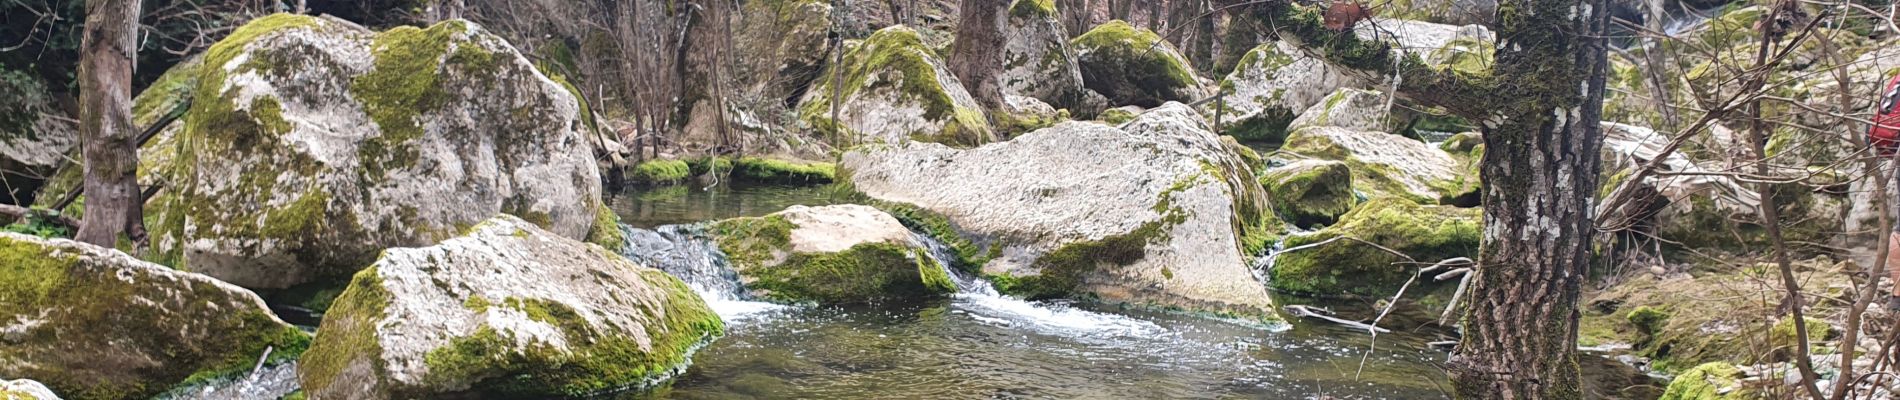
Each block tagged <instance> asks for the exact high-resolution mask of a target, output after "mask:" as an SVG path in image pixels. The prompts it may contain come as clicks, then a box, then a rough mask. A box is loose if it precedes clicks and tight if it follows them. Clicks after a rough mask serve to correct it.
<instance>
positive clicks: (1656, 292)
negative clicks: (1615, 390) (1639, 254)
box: [1579, 257, 1865, 374]
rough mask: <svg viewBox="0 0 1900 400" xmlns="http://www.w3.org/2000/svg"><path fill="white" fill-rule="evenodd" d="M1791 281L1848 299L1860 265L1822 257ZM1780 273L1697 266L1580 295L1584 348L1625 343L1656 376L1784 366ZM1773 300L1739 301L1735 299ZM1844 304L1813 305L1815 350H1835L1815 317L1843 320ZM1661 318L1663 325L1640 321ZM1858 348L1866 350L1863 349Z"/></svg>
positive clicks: (1787, 325) (1802, 265) (1788, 338)
mask: <svg viewBox="0 0 1900 400" xmlns="http://www.w3.org/2000/svg"><path fill="white" fill-rule="evenodd" d="M1794 267H1795V278H1796V281H1798V282H1801V290H1802V291H1803V292H1807V293H1828V294H1840V293H1852V292H1853V291H1854V290H1857V289H1856V286H1855V285H1856V284H1855V282H1854V281H1853V280H1852V279H1851V277H1852V276H1853V274H1857V273H1861V272H1862V271H1863V270H1862V269H1861V268H1863V267H1861V266H1859V265H1857V264H1855V263H1853V262H1849V261H1840V262H1836V261H1833V260H1831V259H1828V258H1825V257H1821V258H1814V259H1809V260H1803V261H1797V262H1796V263H1795V265H1794ZM1780 279H1781V278H1780V269H1779V268H1778V267H1777V266H1775V265H1774V264H1772V263H1763V264H1753V265H1746V266H1735V265H1729V264H1721V265H1713V264H1712V265H1702V266H1694V267H1693V268H1689V271H1687V272H1671V273H1664V274H1637V275H1633V276H1629V277H1627V278H1626V279H1624V280H1623V281H1622V282H1621V283H1619V284H1617V285H1615V286H1612V287H1610V288H1607V289H1604V290H1600V291H1594V292H1592V293H1588V294H1586V295H1585V297H1584V298H1585V302H1584V304H1588V306H1587V307H1583V309H1582V318H1581V319H1580V321H1579V323H1580V325H1581V331H1582V335H1581V338H1580V339H1579V342H1580V344H1581V345H1584V346H1602V345H1613V344H1626V345H1630V346H1631V350H1630V352H1631V353H1634V354H1635V355H1638V356H1643V357H1648V358H1649V359H1650V366H1651V368H1653V369H1654V370H1656V371H1658V372H1662V373H1676V374H1679V373H1684V372H1686V371H1687V370H1689V369H1691V368H1693V367H1695V366H1697V365H1701V364H1704V363H1709V362H1731V363H1737V364H1753V363H1762V362H1771V361H1776V360H1786V359H1788V357H1787V356H1788V355H1790V354H1791V352H1790V351H1789V349H1791V348H1792V347H1787V346H1792V345H1793V344H1794V343H1795V342H1796V341H1795V340H1794V339H1793V337H1794V321H1795V320H1794V319H1793V318H1790V317H1778V316H1777V315H1778V314H1779V313H1778V312H1777V305H1778V304H1777V302H1776V301H1774V300H1772V299H1778V298H1779V297H1777V296H1780V295H1782V294H1784V293H1785V292H1783V289H1782V286H1781V280H1780ZM1742 298H1751V299H1761V298H1766V299H1771V300H1769V301H1737V300H1736V299H1742ZM1848 305H1849V304H1847V303H1842V302H1811V303H1810V305H1809V306H1808V308H1807V309H1806V312H1807V315H1808V316H1809V318H1810V319H1809V325H1808V327H1809V328H1810V329H1809V335H1811V336H1810V339H1811V340H1814V341H1815V343H1814V346H1815V347H1814V348H1815V349H1817V350H1818V349H1821V348H1825V347H1837V346H1839V343H1838V335H1833V334H1832V332H1830V330H1831V328H1830V327H1829V325H1828V324H1827V323H1826V322H1824V321H1822V320H1819V319H1816V318H1818V317H1828V316H1839V315H1843V314H1845V313H1846V306H1848ZM1655 312H1660V313H1663V314H1667V318H1653V317H1649V318H1645V317H1643V315H1644V314H1646V313H1655ZM1830 340H1831V341H1830ZM1863 348H1865V347H1864V346H1863Z"/></svg>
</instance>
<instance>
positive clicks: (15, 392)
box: [0, 379, 59, 400]
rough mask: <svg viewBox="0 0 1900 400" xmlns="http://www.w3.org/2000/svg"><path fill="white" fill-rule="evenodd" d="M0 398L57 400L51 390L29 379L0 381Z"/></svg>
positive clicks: (11, 399)
mask: <svg viewBox="0 0 1900 400" xmlns="http://www.w3.org/2000/svg"><path fill="white" fill-rule="evenodd" d="M0 398H5V399H7V400H59V396H58V395H54V394H53V390H52V389H47V388H46V385H42V384H40V383H39V382H34V381H33V380H31V379H16V380H11V381H8V380H0Z"/></svg>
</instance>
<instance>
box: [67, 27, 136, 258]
mask: <svg viewBox="0 0 1900 400" xmlns="http://www.w3.org/2000/svg"><path fill="white" fill-rule="evenodd" d="M139 8H140V4H139V0H88V1H86V27H85V32H84V33H83V36H81V38H80V53H79V54H80V56H79V140H80V142H81V151H82V153H83V156H84V157H85V160H86V166H85V184H84V186H85V188H86V189H85V190H86V218H85V221H84V222H81V223H80V226H79V233H78V235H77V237H76V239H78V240H79V241H81V242H86V243H92V244H96V245H100V246H106V247H113V245H114V244H116V243H117V242H118V240H119V239H121V238H125V239H128V240H129V241H131V242H134V243H138V242H142V241H143V240H144V236H145V226H144V219H145V216H144V206H145V202H144V198H143V196H140V195H139V180H138V168H139V154H138V144H137V143H136V141H137V140H138V138H137V136H138V128H137V127H134V126H132V68H133V65H134V62H135V58H133V56H134V52H135V51H136V50H137V48H138V47H137V46H138V42H137V38H138V20H139Z"/></svg>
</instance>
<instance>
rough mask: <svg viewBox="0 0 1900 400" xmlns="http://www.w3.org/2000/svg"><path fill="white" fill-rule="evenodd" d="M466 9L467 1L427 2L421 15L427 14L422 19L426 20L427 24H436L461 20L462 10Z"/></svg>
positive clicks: (430, 0) (445, 0)
mask: <svg viewBox="0 0 1900 400" xmlns="http://www.w3.org/2000/svg"><path fill="white" fill-rule="evenodd" d="M467 8H468V1H467V0H429V3H428V6H427V8H425V9H424V10H423V13H425V14H427V15H425V16H424V18H428V20H429V23H436V22H442V21H447V20H451V19H459V18H462V10H464V9H467Z"/></svg>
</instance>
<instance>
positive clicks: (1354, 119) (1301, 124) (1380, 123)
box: [1286, 88, 1394, 132]
mask: <svg viewBox="0 0 1900 400" xmlns="http://www.w3.org/2000/svg"><path fill="white" fill-rule="evenodd" d="M1385 104H1386V96H1385V94H1384V93H1379V92H1377V91H1372V90H1361V89H1352V88H1345V89H1339V91H1336V92H1333V93H1332V94H1329V95H1326V98H1325V99H1322V100H1320V101H1319V102H1318V103H1315V104H1313V105H1312V106H1311V107H1307V108H1306V110H1304V111H1301V112H1300V114H1299V117H1297V118H1294V119H1293V122H1292V123H1289V124H1288V125H1287V127H1286V129H1287V131H1288V132H1293V131H1299V130H1300V129H1305V128H1310V127H1317V126H1331V127H1338V128H1345V129H1348V130H1354V131H1370V132H1392V131H1393V130H1394V129H1393V128H1394V126H1393V124H1391V123H1390V122H1389V121H1391V120H1392V118H1390V117H1388V116H1387V115H1386V114H1387V112H1386V111H1387V109H1386V107H1385Z"/></svg>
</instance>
